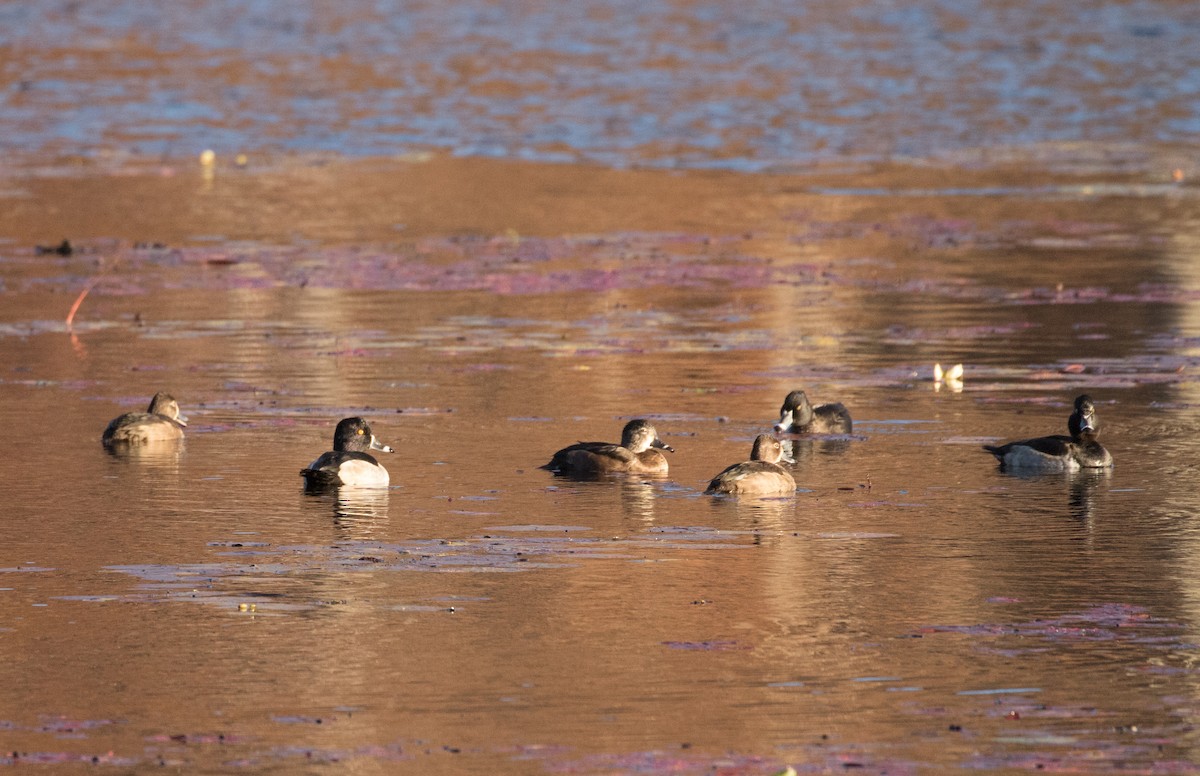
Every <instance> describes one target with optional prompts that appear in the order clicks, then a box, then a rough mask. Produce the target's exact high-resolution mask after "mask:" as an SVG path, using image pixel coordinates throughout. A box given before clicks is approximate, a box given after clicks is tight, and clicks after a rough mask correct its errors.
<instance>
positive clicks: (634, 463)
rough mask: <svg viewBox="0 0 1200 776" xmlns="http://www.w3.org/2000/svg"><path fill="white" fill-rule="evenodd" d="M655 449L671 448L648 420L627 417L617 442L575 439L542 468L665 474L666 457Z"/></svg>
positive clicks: (673, 450)
mask: <svg viewBox="0 0 1200 776" xmlns="http://www.w3.org/2000/svg"><path fill="white" fill-rule="evenodd" d="M659 450H668V451H670V452H672V453H673V452H675V448H673V447H671V446H670V445H667V444H666V443H664V442H663V441H662V440H661V439H659V438H658V432H657V431H655V430H654V426H652V425H651V424H650V422H649V421H646V420H631V421H629V422H628V423H626V424H625V429H624V430H623V431H622V432H621V444H619V445H614V444H612V443H610V442H579V443H578V444H574V445H571V446H570V447H564V448H563V449H562V450H559V451H558V452H557V453H555V454H554V457H553V458H551V459H550V463H548V464H546V465H545V466H543V467H542V468H543V469H549V470H550V471H552V472H558V473H561V474H604V473H607V472H631V473H634V474H666V473H667V459H666V457H665V456H664V455H663V454H662V453H660V452H658V451H659Z"/></svg>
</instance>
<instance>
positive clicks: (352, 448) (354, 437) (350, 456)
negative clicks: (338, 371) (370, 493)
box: [300, 418, 395, 488]
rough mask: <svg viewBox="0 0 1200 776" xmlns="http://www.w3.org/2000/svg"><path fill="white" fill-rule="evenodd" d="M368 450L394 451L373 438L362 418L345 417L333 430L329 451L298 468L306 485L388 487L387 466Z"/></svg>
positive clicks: (369, 428)
mask: <svg viewBox="0 0 1200 776" xmlns="http://www.w3.org/2000/svg"><path fill="white" fill-rule="evenodd" d="M368 450H379V451H381V452H384V453H391V452H395V451H394V450H392V448H390V447H388V446H387V445H385V444H384V443H382V442H380V441H379V440H378V439H376V438H375V435H374V434H372V433H371V426H370V425H368V423H367V421H365V420H363V419H362V418H345V419H344V420H342V421H341V422H339V423H338V424H337V428H336V429H335V430H334V432H333V450H332V451H330V452H328V453H322V454H321V457H320V458H318V459H317V460H315V461H313V462H312V463H310V464H309V465H308V468H306V469H301V470H300V476H302V477H304V482H305V484H306V485H308V486H310V487H318V488H320V487H330V486H336V485H357V486H362V487H369V488H386V487H387V486H388V482H389V479H388V473H387V469H385V468H383V467H382V466H381V465H380V464H379V461H376V460H375V457H374V456H372V455H371V454H370V453H368V452H367V451H368Z"/></svg>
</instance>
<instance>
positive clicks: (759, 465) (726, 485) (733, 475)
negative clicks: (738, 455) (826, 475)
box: [704, 434, 796, 496]
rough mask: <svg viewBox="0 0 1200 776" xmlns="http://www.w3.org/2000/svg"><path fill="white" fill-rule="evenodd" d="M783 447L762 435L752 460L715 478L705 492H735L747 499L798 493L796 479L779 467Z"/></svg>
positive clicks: (752, 453) (758, 438) (755, 447)
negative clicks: (749, 497) (745, 496)
mask: <svg viewBox="0 0 1200 776" xmlns="http://www.w3.org/2000/svg"><path fill="white" fill-rule="evenodd" d="M782 459H783V445H781V444H780V442H779V440H778V439H776V438H775V437H773V436H770V435H769V434H759V435H758V437H757V438H756V439H755V440H754V447H753V448H752V449H751V451H750V460H749V461H743V462H742V463H735V464H734V465H733V466H730V467H729V468H727V469H726V470H725V471H723V472H721V473H720V474H718V475H717V476H716V477H713V479H712V482H710V483H708V490H706V491H704V492H705V493H735V494H741V495H747V496H782V495H787V494H790V493H795V492H796V480H795V479H793V478H792V475H791V474H789V473H788V471H787V470H786V469H784V468H783V467H782V466H780V465H779V461H780V460H782Z"/></svg>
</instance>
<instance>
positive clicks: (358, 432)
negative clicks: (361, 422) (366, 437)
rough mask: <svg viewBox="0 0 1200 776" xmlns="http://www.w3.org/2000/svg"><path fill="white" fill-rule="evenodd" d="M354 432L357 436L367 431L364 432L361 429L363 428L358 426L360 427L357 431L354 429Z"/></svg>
mask: <svg viewBox="0 0 1200 776" xmlns="http://www.w3.org/2000/svg"><path fill="white" fill-rule="evenodd" d="M354 433H356V434H358V435H359V436H362V435H363V434H365V433H367V432H366V431H363V430H362V429H361V428H360V429H358V430H357V431H355V432H354Z"/></svg>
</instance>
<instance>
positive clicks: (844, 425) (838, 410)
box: [775, 391, 854, 434]
mask: <svg viewBox="0 0 1200 776" xmlns="http://www.w3.org/2000/svg"><path fill="white" fill-rule="evenodd" d="M853 425H854V424H853V422H852V421H851V420H850V413H849V411H847V409H846V407H845V406H844V405H843V404H842V403H841V402H830V403H829V404H821V405H819V406H816V407H814V406H812V404H810V403H809V401H808V395H807V394H805V393H804V391H792V392H791V393H789V394H788V395H787V398H786V399H784V400H783V406H782V407H780V408H779V422H778V423H777V424H775V430H776V431H781V432H784V433H788V434H849V433H850V431H851V430H852V428H853Z"/></svg>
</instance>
